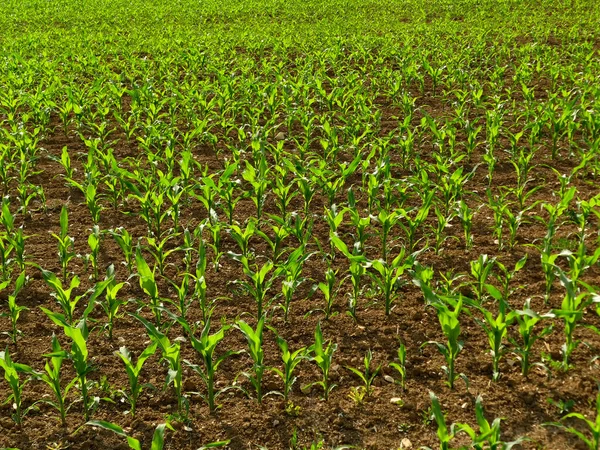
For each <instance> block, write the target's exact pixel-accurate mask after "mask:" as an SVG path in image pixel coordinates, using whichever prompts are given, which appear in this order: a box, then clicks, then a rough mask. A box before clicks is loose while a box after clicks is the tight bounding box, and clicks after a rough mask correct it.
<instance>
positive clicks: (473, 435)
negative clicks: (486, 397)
mask: <svg viewBox="0 0 600 450" xmlns="http://www.w3.org/2000/svg"><path fill="white" fill-rule="evenodd" d="M475 418H476V420H477V425H478V428H479V430H478V431H475V430H474V429H473V428H472V427H471V426H470V425H467V424H463V423H457V424H453V428H454V430H455V431H454V434H455V435H458V433H461V432H462V433H465V434H467V435H468V436H469V438H470V439H471V448H473V449H475V450H484V449H489V450H510V449H511V448H513V447H514V446H515V445H519V444H521V443H522V442H523V441H524V440H525V439H523V438H519V439H517V440H515V441H511V442H504V441H502V440H501V439H500V422H501V421H502V419H500V418H496V419H494V421H493V422H492V423H489V422H488V420H487V419H486V418H485V415H484V410H483V399H482V398H481V395H478V396H477V399H476V400H475Z"/></svg>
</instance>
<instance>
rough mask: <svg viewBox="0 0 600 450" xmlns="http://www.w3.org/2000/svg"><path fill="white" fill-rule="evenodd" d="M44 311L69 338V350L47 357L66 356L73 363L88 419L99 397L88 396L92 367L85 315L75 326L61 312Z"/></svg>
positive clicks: (84, 413)
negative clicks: (89, 376)
mask: <svg viewBox="0 0 600 450" xmlns="http://www.w3.org/2000/svg"><path fill="white" fill-rule="evenodd" d="M41 309H42V311H44V313H46V315H47V316H48V317H49V318H50V320H52V322H54V323H55V324H56V325H58V326H60V327H62V328H63V330H64V333H65V335H66V336H67V337H69V338H70V339H71V342H72V343H71V350H70V351H66V350H61V351H58V352H55V353H54V352H53V353H50V354H48V355H46V356H48V357H51V358H53V357H62V358H68V359H70V360H71V362H72V363H73V367H74V368H75V373H76V376H77V384H78V386H79V390H80V392H81V401H82V403H83V416H84V418H85V420H89V418H90V416H91V414H92V412H93V411H94V409H95V408H96V407H97V406H98V401H99V399H98V398H97V397H92V398H90V395H89V389H90V387H91V384H92V383H91V382H90V380H88V375H89V374H90V372H91V371H92V370H93V367H92V365H91V363H90V360H89V352H88V348H87V339H88V336H89V330H88V328H87V323H86V322H87V321H86V317H85V316H84V318H83V319H81V320H80V321H79V323H78V324H77V326H73V325H71V323H70V322H69V321H67V319H66V317H65V316H64V315H62V314H59V313H55V312H52V311H50V310H47V309H46V308H41Z"/></svg>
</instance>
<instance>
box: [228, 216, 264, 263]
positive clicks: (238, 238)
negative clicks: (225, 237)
mask: <svg viewBox="0 0 600 450" xmlns="http://www.w3.org/2000/svg"><path fill="white" fill-rule="evenodd" d="M256 230H257V229H256V221H255V220H249V221H248V223H247V224H246V228H245V229H244V230H242V229H241V228H240V227H239V226H237V225H231V227H230V228H229V230H228V231H229V234H230V236H231V237H232V238H233V240H234V241H235V242H236V244H237V245H238V247H239V249H240V252H241V255H242V256H243V257H245V258H250V256H251V255H250V249H251V247H250V239H252V237H253V236H254V235H255V234H256Z"/></svg>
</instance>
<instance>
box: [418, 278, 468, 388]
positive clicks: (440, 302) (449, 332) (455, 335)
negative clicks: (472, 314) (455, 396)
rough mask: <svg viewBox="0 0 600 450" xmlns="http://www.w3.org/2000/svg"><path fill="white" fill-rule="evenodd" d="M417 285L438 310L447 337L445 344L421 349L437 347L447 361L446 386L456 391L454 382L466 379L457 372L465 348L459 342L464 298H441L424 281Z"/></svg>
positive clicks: (429, 343)
mask: <svg viewBox="0 0 600 450" xmlns="http://www.w3.org/2000/svg"><path fill="white" fill-rule="evenodd" d="M417 285H418V286H420V288H421V290H422V291H423V294H424V296H425V300H426V301H427V303H428V305H429V306H432V307H433V308H434V309H435V310H436V312H437V315H438V320H439V322H440V325H441V327H442V332H443V333H444V336H445V337H446V343H445V344H443V343H440V342H436V341H427V342H425V343H423V344H422V345H421V348H423V347H425V346H427V345H435V346H436V348H437V349H438V351H439V352H440V353H441V354H442V356H443V357H444V359H445V360H446V366H443V367H442V369H443V370H444V372H445V373H446V375H447V378H448V379H447V382H446V384H447V385H448V387H449V388H450V389H454V382H455V380H456V378H457V376H461V377H463V378H464V376H463V375H462V374H460V375H457V374H456V370H455V367H456V359H457V357H458V355H459V353H460V352H461V350H462V348H463V342H462V341H460V340H459V338H460V321H459V316H460V313H461V312H462V310H463V298H462V296H459V297H458V298H453V297H440V296H438V295H437V294H435V293H434V292H433V291H432V290H431V289H430V288H429V287H428V286H427V285H426V284H425V283H423V282H422V280H417ZM446 302H448V303H451V304H452V305H453V307H454V308H453V309H450V308H449V307H448V305H447V304H446Z"/></svg>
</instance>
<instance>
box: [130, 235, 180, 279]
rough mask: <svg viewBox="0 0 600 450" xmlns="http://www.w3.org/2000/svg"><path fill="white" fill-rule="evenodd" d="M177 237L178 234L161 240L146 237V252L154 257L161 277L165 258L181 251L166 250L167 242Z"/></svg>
mask: <svg viewBox="0 0 600 450" xmlns="http://www.w3.org/2000/svg"><path fill="white" fill-rule="evenodd" d="M177 236H179V233H173V234H168V235H167V236H165V237H164V238H163V239H155V238H153V237H149V236H147V237H146V242H147V243H148V245H147V247H146V250H148V252H149V253H150V254H151V255H152V256H153V257H154V261H155V262H156V267H157V268H158V273H159V274H161V275H162V276H164V275H165V268H166V267H167V258H168V257H169V256H170V255H171V254H173V253H175V252H177V251H179V250H181V248H180V247H173V248H170V249H168V248H167V247H168V243H169V241H170V240H171V239H173V238H176V237H177ZM136 256H137V255H136Z"/></svg>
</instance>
